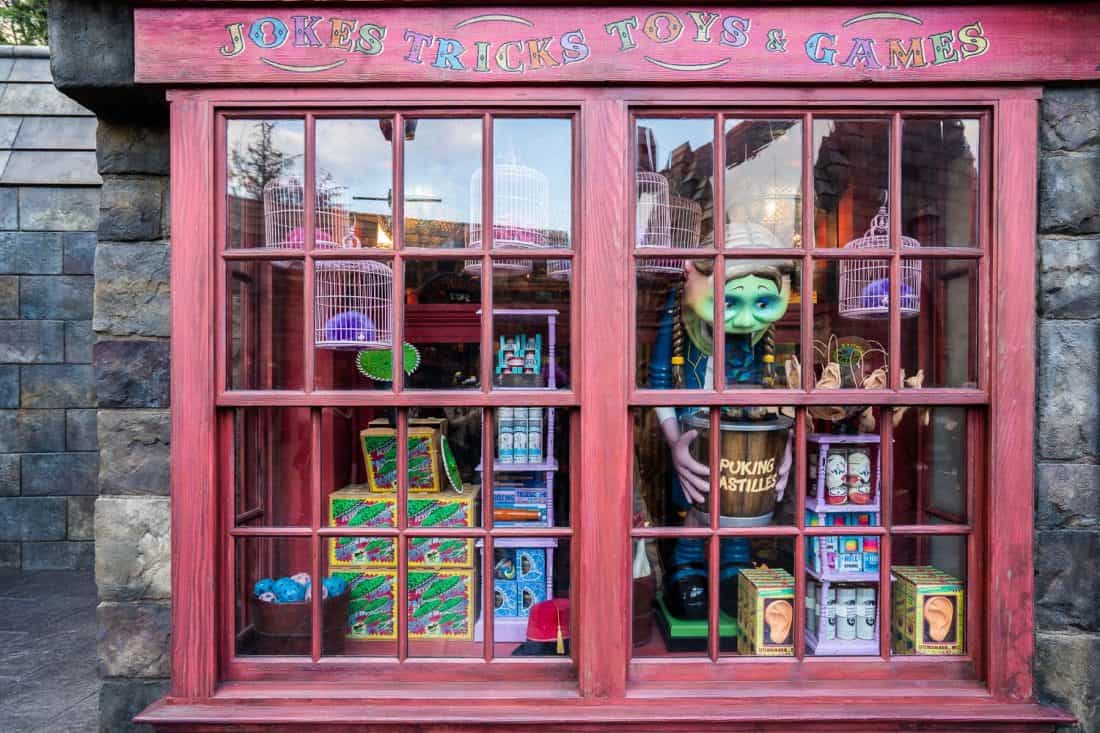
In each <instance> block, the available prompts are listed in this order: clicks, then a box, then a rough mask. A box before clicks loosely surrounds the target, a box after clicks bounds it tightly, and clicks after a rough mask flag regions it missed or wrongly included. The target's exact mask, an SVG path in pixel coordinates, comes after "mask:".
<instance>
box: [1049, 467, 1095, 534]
mask: <svg viewBox="0 0 1100 733" xmlns="http://www.w3.org/2000/svg"><path fill="white" fill-rule="evenodd" d="M1035 478H1036V487H1037V489H1036V490H1037V493H1038V508H1037V510H1036V518H1035V523H1036V526H1038V527H1039V528H1040V529H1096V528H1098V527H1100V466H1098V465H1094V464H1084V463H1040V464H1039V465H1038V467H1037V468H1036V472H1035Z"/></svg>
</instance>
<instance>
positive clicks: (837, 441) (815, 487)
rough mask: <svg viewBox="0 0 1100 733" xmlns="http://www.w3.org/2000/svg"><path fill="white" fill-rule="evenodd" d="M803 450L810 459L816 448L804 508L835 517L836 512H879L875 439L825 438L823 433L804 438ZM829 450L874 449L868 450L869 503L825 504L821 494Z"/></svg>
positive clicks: (879, 480)
mask: <svg viewBox="0 0 1100 733" xmlns="http://www.w3.org/2000/svg"><path fill="white" fill-rule="evenodd" d="M806 443H807V448H808V449H809V451H810V453H811V455H812V454H813V451H814V447H813V446H815V445H816V446H817V462H816V465H817V476H816V478H815V479H813V480H812V481H811V482H810V483H809V484H808V486H809V491H810V492H811V493H810V494H809V496H807V497H806V508H807V509H808V510H810V511H812V512H814V513H816V514H835V513H839V512H861V513H862V512H865V513H870V514H879V513H880V512H881V511H882V502H881V496H882V491H881V489H882V462H881V460H880V455H881V451H880V450H879V448H880V443H881V439H880V438H879V436H878V435H872V434H864V435H829V434H826V433H810V434H809V435H807V436H806ZM833 446H842V447H854V446H874V447H873V449H872V450H871V453H872V461H873V464H874V468H873V469H872V471H871V475H872V477H873V481H874V483H873V484H872V485H871V496H872V497H873V498H872V499H871V501H870V503H867V504H853V503H852V502H849V501H845V502H844V503H843V504H829V503H828V501H827V498H826V491H825V464H826V461H827V460H828V457H829V452H830V450H832V449H833V448H832V447H833Z"/></svg>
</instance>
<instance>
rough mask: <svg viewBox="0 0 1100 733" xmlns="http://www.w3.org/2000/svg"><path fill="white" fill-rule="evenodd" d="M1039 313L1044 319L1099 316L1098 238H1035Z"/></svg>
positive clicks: (1099, 271)
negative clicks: (1037, 256) (1037, 250)
mask: <svg viewBox="0 0 1100 733" xmlns="http://www.w3.org/2000/svg"><path fill="white" fill-rule="evenodd" d="M1039 312H1040V313H1041V314H1042V315H1043V316H1044V317H1046V318H1096V317H1098V316H1100V238H1096V237H1091V238H1088V239H1067V238H1061V237H1041V238H1040V239H1039Z"/></svg>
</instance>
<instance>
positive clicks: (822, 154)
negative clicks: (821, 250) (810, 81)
mask: <svg viewBox="0 0 1100 733" xmlns="http://www.w3.org/2000/svg"><path fill="white" fill-rule="evenodd" d="M813 133H814V142H813V146H814V147H813V155H814V246H815V247H847V246H853V247H857V246H861V243H860V242H859V241H856V240H862V238H863V237H864V235H865V234H872V235H873V234H875V232H871V231H870V229H871V220H872V218H873V217H874V216H875V215H876V214H877V213H878V211H879V209H880V208H881V207H882V206H883V204H884V202H885V201H886V190H887V187H888V186H889V180H890V122H889V120H830V119H824V118H819V117H818V118H814V130H813ZM854 241H856V243H853V242H854ZM862 246H865V247H879V246H883V247H889V238H888V237H886V238H885V239H884V240H883V239H882V238H876V237H869V238H868V239H866V240H863V241H862Z"/></svg>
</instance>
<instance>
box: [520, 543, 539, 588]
mask: <svg viewBox="0 0 1100 733" xmlns="http://www.w3.org/2000/svg"><path fill="white" fill-rule="evenodd" d="M516 570H517V576H518V577H517V579H518V580H519V581H520V582H521V583H542V584H543V585H545V584H546V550H545V549H543V548H541V547H521V548H517V549H516Z"/></svg>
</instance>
